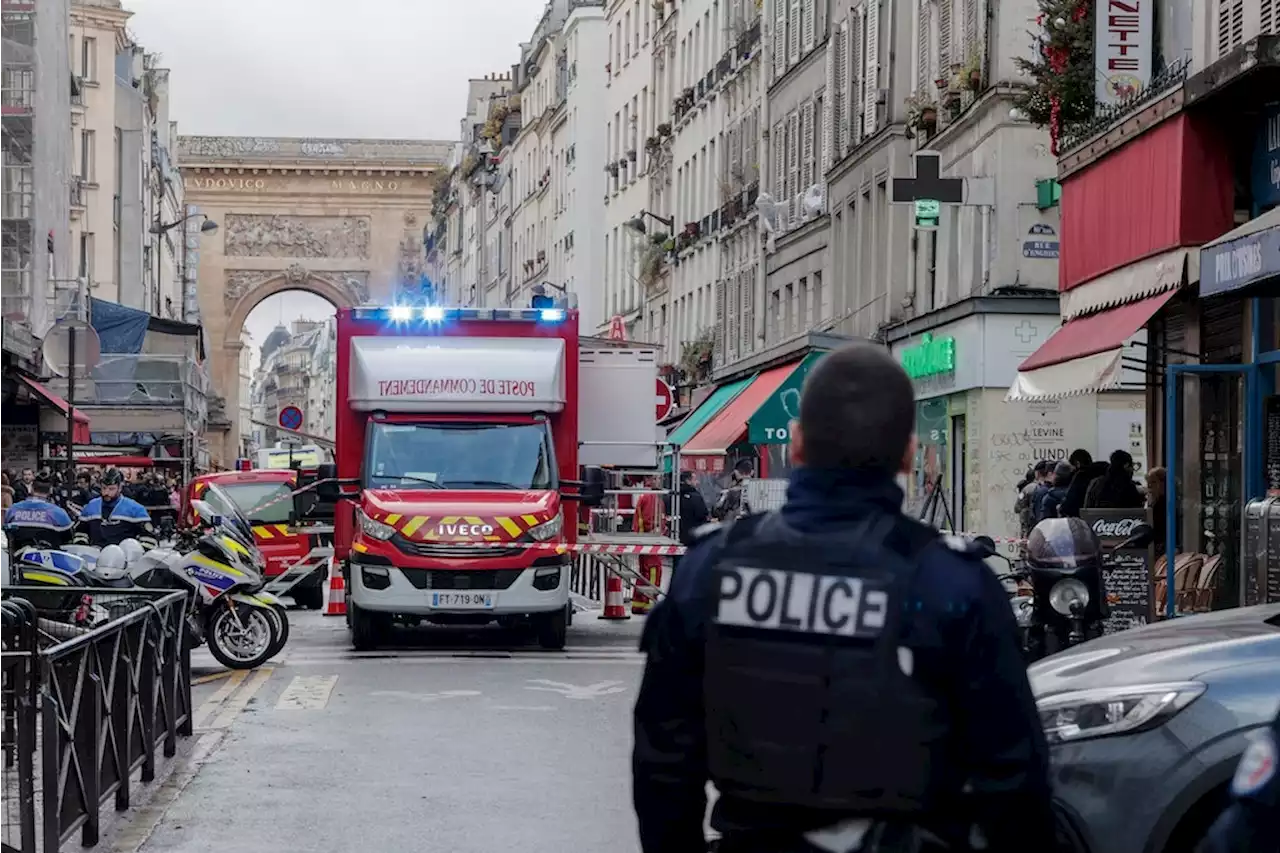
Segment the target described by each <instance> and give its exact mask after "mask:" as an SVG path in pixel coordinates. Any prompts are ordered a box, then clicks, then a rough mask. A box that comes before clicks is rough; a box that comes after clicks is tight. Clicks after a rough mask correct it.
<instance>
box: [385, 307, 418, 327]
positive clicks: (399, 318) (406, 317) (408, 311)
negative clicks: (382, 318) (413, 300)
mask: <svg viewBox="0 0 1280 853" xmlns="http://www.w3.org/2000/svg"><path fill="white" fill-rule="evenodd" d="M388 315H389V316H390V317H391V319H392V321H394V322H396V323H407V322H409V321H410V320H412V319H413V309H412V308H410V307H409V306H408V305H393V306H391V310H390V311H389V312H388Z"/></svg>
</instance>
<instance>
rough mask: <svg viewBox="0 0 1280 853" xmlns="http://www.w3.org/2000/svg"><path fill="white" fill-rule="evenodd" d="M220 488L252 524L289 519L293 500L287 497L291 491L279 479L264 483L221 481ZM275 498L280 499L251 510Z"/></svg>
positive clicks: (272, 522) (283, 522)
mask: <svg viewBox="0 0 1280 853" xmlns="http://www.w3.org/2000/svg"><path fill="white" fill-rule="evenodd" d="M221 488H222V490H223V491H224V492H226V493H227V494H228V495H229V496H230V497H231V500H232V501H234V502H235V505H236V506H237V507H239V508H240V511H241V512H242V513H244V514H245V515H246V516H248V518H249V520H250V521H252V522H253V523H254V524H286V523H287V522H288V521H289V512H290V510H292V509H293V501H292V500H290V499H289V497H288V496H289V494H290V493H291V491H292V489H290V488H289V484H288V483H282V482H280V481H279V480H276V481H273V482H266V483H223V484H221ZM275 498H280V500H278V501H276V502H275V503H273V504H271V505H270V506H266V507H262V509H259V510H258V511H257V512H251V510H253V509H255V508H257V507H261V506H262V505H263V504H264V503H266V502H267V501H270V500H273V499H275Z"/></svg>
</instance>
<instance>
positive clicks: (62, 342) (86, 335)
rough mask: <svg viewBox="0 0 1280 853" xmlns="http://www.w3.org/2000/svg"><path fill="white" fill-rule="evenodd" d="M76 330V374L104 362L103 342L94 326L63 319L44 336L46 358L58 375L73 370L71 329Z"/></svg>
mask: <svg viewBox="0 0 1280 853" xmlns="http://www.w3.org/2000/svg"><path fill="white" fill-rule="evenodd" d="M72 329H75V331H76V374H77V375H83V374H85V373H87V372H88V371H90V370H92V369H93V368H95V367H97V366H98V365H99V364H101V363H102V342H101V341H100V340H98V333H97V332H96V331H95V330H94V328H93V326H90V325H89V324H88V323H82V322H80V321H78V320H77V321H71V322H68V321H65V320H64V321H62V322H59V323H58V324H57V325H55V326H54V327H53V328H52V329H50V330H49V334H47V335H45V336H44V360H45V363H46V364H48V365H49V370H50V371H52V372H53V373H54V374H55V375H57V376H66V375H67V374H69V373H70V372H71V330H72Z"/></svg>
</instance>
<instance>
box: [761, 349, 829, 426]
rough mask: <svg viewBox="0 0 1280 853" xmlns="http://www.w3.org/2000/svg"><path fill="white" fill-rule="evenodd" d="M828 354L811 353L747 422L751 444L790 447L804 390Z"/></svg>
mask: <svg viewBox="0 0 1280 853" xmlns="http://www.w3.org/2000/svg"><path fill="white" fill-rule="evenodd" d="M824 355H826V353H825V352H811V353H809V354H808V355H806V356H805V357H804V359H803V360H802V361H801V362H800V363H799V364H797V365H796V366H795V368H794V369H793V370H792V371H791V373H790V374H789V375H788V376H787V377H786V378H785V379H783V380H782V382H781V383H780V384H779V385H778V387H777V388H775V389H774V391H773V393H772V394H770V395H769V396H768V397H767V398H766V399H765V401H764V402H763V403H761V404H760V406H759V408H757V409H756V411H755V414H753V415H752V416H751V417H749V418H748V419H747V441H748V442H749V443H751V444H786V443H787V442H788V441H789V440H790V429H789V426H788V425H789V424H790V423H791V422H792V421H793V420H795V419H796V418H798V417H800V389H801V388H802V387H804V379H805V377H806V376H808V375H809V368H811V367H812V366H813V365H814V364H816V363H817V361H818V359H820V358H822V357H823V356H824Z"/></svg>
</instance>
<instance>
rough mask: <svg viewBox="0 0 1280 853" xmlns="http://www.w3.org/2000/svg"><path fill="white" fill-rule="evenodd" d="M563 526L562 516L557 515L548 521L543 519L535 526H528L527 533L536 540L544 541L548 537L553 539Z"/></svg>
mask: <svg viewBox="0 0 1280 853" xmlns="http://www.w3.org/2000/svg"><path fill="white" fill-rule="evenodd" d="M563 527H564V517H563V516H561V515H557V516H556V517H555V518H552V519H550V520H549V521H544V522H542V524H539V525H538V526H537V527H530V528H529V535H530V536H532V537H533V538H534V541H536V542H546V541H547V540H548V539H554V538H555V537H557V536H559V535H560V530H561V529H562V528H563Z"/></svg>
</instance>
